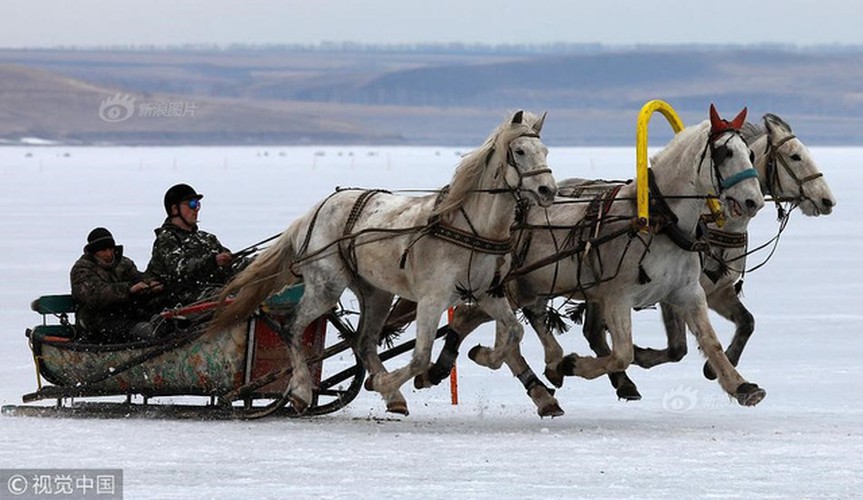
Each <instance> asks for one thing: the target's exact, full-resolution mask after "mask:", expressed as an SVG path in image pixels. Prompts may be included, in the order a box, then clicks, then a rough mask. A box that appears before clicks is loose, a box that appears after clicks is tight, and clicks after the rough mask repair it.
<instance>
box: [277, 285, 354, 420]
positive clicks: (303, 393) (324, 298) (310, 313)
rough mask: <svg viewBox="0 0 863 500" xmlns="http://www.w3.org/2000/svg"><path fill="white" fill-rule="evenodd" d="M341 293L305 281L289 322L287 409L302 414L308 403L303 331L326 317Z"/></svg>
mask: <svg viewBox="0 0 863 500" xmlns="http://www.w3.org/2000/svg"><path fill="white" fill-rule="evenodd" d="M340 295H341V291H340V290H339V291H337V288H334V287H332V286H326V285H320V286H313V285H312V284H311V283H309V282H307V284H306V287H305V290H304V291H303V296H302V297H301V298H300V301H299V303H298V304H297V307H296V313H295V316H294V318H293V321H292V322H291V339H290V349H289V351H290V355H291V368H292V370H291V380H290V382H289V383H288V387H287V390H286V393H287V394H289V395H290V400H291V406H293V407H294V409H295V410H297V411H298V412H300V413H302V412H304V411H305V410H306V408H308V406H309V404H311V402H312V377H311V375H310V373H309V366H308V364H307V362H306V359H305V355H304V354H303V347H302V345H301V343H302V338H303V332H304V331H305V329H306V327H307V326H308V325H309V324H310V323H311V322H312V321H314V320H315V319H317V318H319V317H321V316H323V315H324V314H326V313H327V312H328V311H329V310H330V309H332V307H333V305H334V304H336V302H338V298H339V296H340Z"/></svg>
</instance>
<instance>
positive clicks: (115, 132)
mask: <svg viewBox="0 0 863 500" xmlns="http://www.w3.org/2000/svg"><path fill="white" fill-rule="evenodd" d="M332 107H333V106H329V108H332ZM327 108H328V106H320V105H315V104H310V103H292V102H286V101H263V100H250V99H240V98H225V97H210V96H201V95H196V96H180V95H171V94H164V93H150V92H140V91H135V90H133V89H126V88H110V87H105V86H100V85H96V84H92V83H88V82H84V81H82V80H79V79H75V78H71V77H68V76H64V75H62V74H58V73H54V72H49V71H45V70H40V69H34V68H28V67H25V66H20V65H10V64H0V138H2V139H3V140H4V142H17V141H19V140H21V139H22V138H40V139H46V140H51V141H59V142H64V143H73V144H74V143H121V144H244V143H254V144H261V143H304V142H308V143H320V142H324V143H327V142H340V143H372V142H374V143H391V142H395V143H398V142H401V138H399V137H398V136H397V135H396V134H392V133H383V132H380V131H376V130H375V129H374V127H371V126H368V125H366V124H363V123H360V122H351V121H349V120H346V119H343V118H340V117H339V116H336V115H337V114H338V115H342V114H343V110H342V109H339V111H338V113H335V112H333V110H332V109H330V110H328V109H327ZM339 108H342V107H341V106H339Z"/></svg>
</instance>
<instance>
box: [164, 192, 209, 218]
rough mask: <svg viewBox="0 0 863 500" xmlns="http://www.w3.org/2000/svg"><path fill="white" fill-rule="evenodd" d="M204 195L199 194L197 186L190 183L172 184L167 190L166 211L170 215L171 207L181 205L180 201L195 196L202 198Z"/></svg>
mask: <svg viewBox="0 0 863 500" xmlns="http://www.w3.org/2000/svg"><path fill="white" fill-rule="evenodd" d="M203 197H204V195H202V194H198V193H197V192H196V191H195V188H193V187H192V186H190V185H188V184H176V185H174V186H171V188H170V189H168V191H166V192H165V213H167V214H168V215H169V216H170V215H171V207H173V206H174V205H179V204H180V203H182V202H184V201H186V200H191V199H193V198H194V199H197V200H200V199H201V198H203Z"/></svg>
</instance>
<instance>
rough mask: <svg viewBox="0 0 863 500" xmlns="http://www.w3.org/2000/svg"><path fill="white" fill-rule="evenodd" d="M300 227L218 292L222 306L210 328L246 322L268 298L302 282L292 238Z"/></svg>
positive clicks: (283, 236)
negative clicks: (292, 268)
mask: <svg viewBox="0 0 863 500" xmlns="http://www.w3.org/2000/svg"><path fill="white" fill-rule="evenodd" d="M298 227H299V224H298V223H295V224H293V225H292V226H291V227H289V228H288V229H287V230H286V231H285V232H284V233H282V236H281V237H280V238H279V239H278V240H276V243H275V244H273V245H272V246H270V247H269V248H267V249H266V250H264V251H263V252H262V253H261V254H260V255H258V256H257V257H256V258H255V260H253V261H252V263H251V264H249V265H248V266H247V267H246V268H245V269H243V270H242V271H240V273H238V274H237V275H236V276H234V277H233V278H232V279H231V281H229V282H228V284H227V285H225V288H224V289H223V290H222V292H221V293H220V294H219V308H218V309H217V310H216V314H215V315H214V316H213V319H212V320H211V321H210V326H209V329H210V330H211V331H214V330H221V329H224V328H227V327H229V326H231V325H233V324H235V323H238V322H241V321H245V320H246V318H248V317H249V316H251V315H252V314H253V313H254V312H255V309H256V308H257V307H258V306H259V305H261V303H263V302H264V300H265V299H266V298H267V297H269V296H270V295H272V294H274V293H275V292H278V291H279V290H281V289H282V288H284V287H285V286H287V285H291V284H294V283H296V282H298V281H299V279H300V278H299V277H298V276H296V275H295V274H294V273H293V271H292V270H291V267H292V266H293V264H294V262H295V261H296V255H297V253H296V249H295V248H294V244H293V240H294V235H295V234H296V233H297V230H298Z"/></svg>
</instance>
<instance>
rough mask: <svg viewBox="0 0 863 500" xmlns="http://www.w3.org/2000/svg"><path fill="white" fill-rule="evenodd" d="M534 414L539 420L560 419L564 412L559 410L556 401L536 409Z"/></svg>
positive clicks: (561, 409)
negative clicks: (545, 418) (544, 418)
mask: <svg viewBox="0 0 863 500" xmlns="http://www.w3.org/2000/svg"><path fill="white" fill-rule="evenodd" d="M536 413H537V414H538V415H539V416H540V418H543V417H551V418H554V417H562V416H563V414H564V411H563V408H561V407H560V405H559V404H557V401H555V402H554V403H549V404H547V405H543V406H542V407H541V408H537V410H536Z"/></svg>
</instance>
